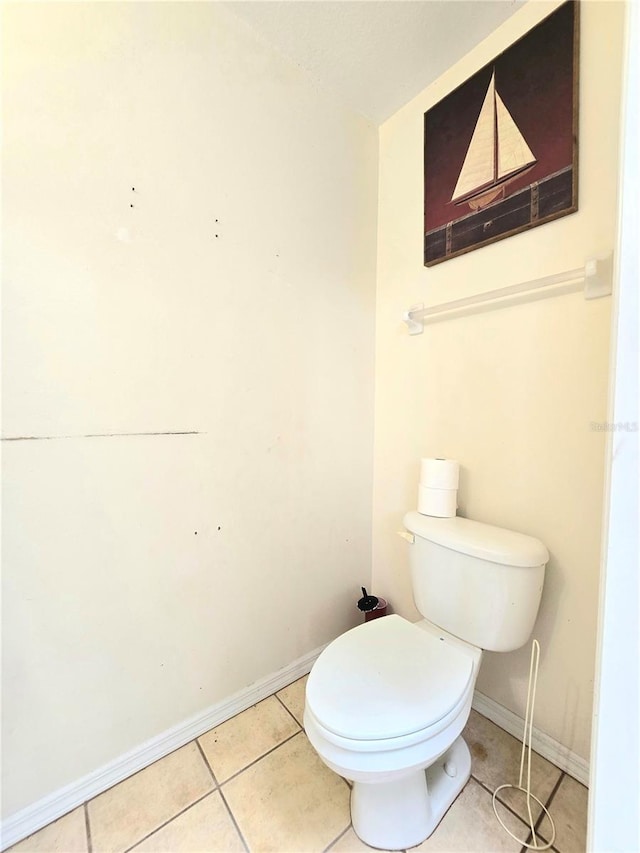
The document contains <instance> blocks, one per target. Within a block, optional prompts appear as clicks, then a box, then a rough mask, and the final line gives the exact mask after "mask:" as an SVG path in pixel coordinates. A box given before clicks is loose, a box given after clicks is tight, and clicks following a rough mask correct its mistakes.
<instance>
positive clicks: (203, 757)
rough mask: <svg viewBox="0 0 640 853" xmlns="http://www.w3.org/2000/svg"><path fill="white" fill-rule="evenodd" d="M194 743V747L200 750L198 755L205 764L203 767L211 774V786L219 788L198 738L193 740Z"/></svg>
mask: <svg viewBox="0 0 640 853" xmlns="http://www.w3.org/2000/svg"><path fill="white" fill-rule="evenodd" d="M194 743H195V745H196V746H197V747H198V749H199V750H200V755H201V756H202V760H203V761H204V763H205V767H206V768H207V770H208V771H209V773H210V774H211V778H212V779H213V784H214V785H215V786H216V788H219V787H220V785H219V784H218V780H217V779H216V774H215V773H214V772H213V768H212V767H211V765H210V764H209V759H208V758H207V756H206V755H205V752H204V749H203V748H202V746H201V744H200V741H199V740H198V738H196V739H195V741H194Z"/></svg>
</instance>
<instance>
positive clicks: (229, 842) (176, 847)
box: [131, 791, 244, 853]
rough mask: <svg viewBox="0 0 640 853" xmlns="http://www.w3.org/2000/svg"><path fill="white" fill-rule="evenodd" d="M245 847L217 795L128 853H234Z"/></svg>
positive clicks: (197, 804) (214, 794) (181, 815)
mask: <svg viewBox="0 0 640 853" xmlns="http://www.w3.org/2000/svg"><path fill="white" fill-rule="evenodd" d="M243 850H244V845H243V843H242V841H241V840H240V836H239V835H238V830H237V829H236V828H235V826H234V825H233V822H232V820H231V818H230V817H229V812H228V811H227V809H226V807H225V805H224V803H223V802H222V797H221V796H220V793H219V791H214V792H213V793H212V794H209V795H208V796H207V797H205V798H204V800H200V802H199V803H196V804H195V805H194V806H191V808H189V809H187V810H186V812H182V814H180V815H178V817H175V818H174V819H173V820H172V821H171V822H170V823H168V824H167V825H166V826H163V827H162V829H159V830H157V832H154V833H153V835H150V836H149V838H146V839H145V840H144V841H142V842H141V843H140V844H137V845H136V846H135V847H134V848H133V850H132V851H131V853H195V851H197V853H236V851H238V853H239V851H243Z"/></svg>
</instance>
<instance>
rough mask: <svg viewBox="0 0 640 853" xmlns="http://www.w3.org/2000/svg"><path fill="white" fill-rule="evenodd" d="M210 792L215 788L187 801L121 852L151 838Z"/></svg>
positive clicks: (125, 851) (212, 792)
mask: <svg viewBox="0 0 640 853" xmlns="http://www.w3.org/2000/svg"><path fill="white" fill-rule="evenodd" d="M211 794H215V788H213V789H212V790H211V791H207V793H206V794H203V795H202V796H201V797H198V799H197V800H194V801H193V802H192V803H189V805H188V806H185V807H184V808H183V809H180V811H179V812H176V813H175V814H174V815H173V817H170V818H169V820H165V821H164V823H161V824H160V825H159V826H156V827H155V829H152V830H151V832H148V833H147V834H146V835H145V836H144V837H143V838H138V839H137V841H136V842H135V843H134V844H132V845H131V846H130V847H127V848H126V850H123V851H122V853H129V851H130V850H134V849H135V848H136V847H137V846H138V844H142V842H143V841H146V840H147V838H151V836H152V835H155V834H156V832H159V831H160V830H161V829H164V827H165V826H168V824H170V823H171V822H172V821H174V820H175V819H176V818H177V817H180V815H183V814H184V813H185V812H188V811H189V809H190V808H193V806H197V805H198V803H201V802H202V801H203V800H206V799H207V797H210V796H211Z"/></svg>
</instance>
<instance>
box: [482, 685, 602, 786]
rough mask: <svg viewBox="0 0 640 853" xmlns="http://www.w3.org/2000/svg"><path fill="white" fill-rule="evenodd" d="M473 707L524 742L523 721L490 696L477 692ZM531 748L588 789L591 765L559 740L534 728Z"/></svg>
mask: <svg viewBox="0 0 640 853" xmlns="http://www.w3.org/2000/svg"><path fill="white" fill-rule="evenodd" d="M472 707H473V708H474V709H475V710H476V711H477V712H478V713H479V714H482V716H483V717H487V719H489V720H491V722H492V723H495V724H496V725H497V726H500V728H501V729H504V730H505V731H506V732H508V733H509V734H510V735H513V736H514V737H516V738H518V740H519V741H521V742H522V735H523V732H524V720H523V719H522V717H519V716H518V715H517V714H514V713H513V711H510V710H509V709H508V708H505V707H504V706H503V705H499V704H498V703H497V702H494V700H493V699H489V697H488V696H485V695H484V694H482V693H478V691H477V690H476V691H475V693H474V694H473V702H472ZM531 746H532V748H533V750H534V751H535V752H537V753H538V754H539V755H541V756H542V757H543V758H546V759H547V761H550V762H551V763H552V764H555V766H556V767H559V768H560V770H564V771H565V773H568V774H569V776H573V778H574V779H577V780H578V782H582V784H583V785H587V786H588V785H589V762H588V761H585V759H584V758H581V757H580V756H579V755H576V754H575V752H571V750H570V749H568V748H567V747H566V746H563V745H562V744H561V743H558V741H557V740H554V739H553V738H552V737H549V735H547V734H545V733H544V732H541V731H540V730H539V729H536V728H535V726H534V727H533V729H532V731H531ZM516 770H517V768H516Z"/></svg>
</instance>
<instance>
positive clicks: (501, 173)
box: [496, 92, 536, 178]
mask: <svg viewBox="0 0 640 853" xmlns="http://www.w3.org/2000/svg"><path fill="white" fill-rule="evenodd" d="M496 118H497V125H498V174H497V177H498V178H504V177H506V176H507V175H510V174H512V173H513V172H517V171H519V170H520V169H523V168H524V167H525V166H530V165H531V164H533V163H535V162H536V158H535V157H534V156H533V153H532V151H531V149H530V148H529V146H528V145H527V143H526V142H525V139H524V136H523V135H522V134H521V133H520V131H519V130H518V125H517V124H516V123H515V121H514V120H513V119H512V118H511V113H510V112H509V110H508V109H507V108H506V107H505V105H504V102H503V100H502V98H501V97H500V95H499V94H498V93H497V92H496Z"/></svg>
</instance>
